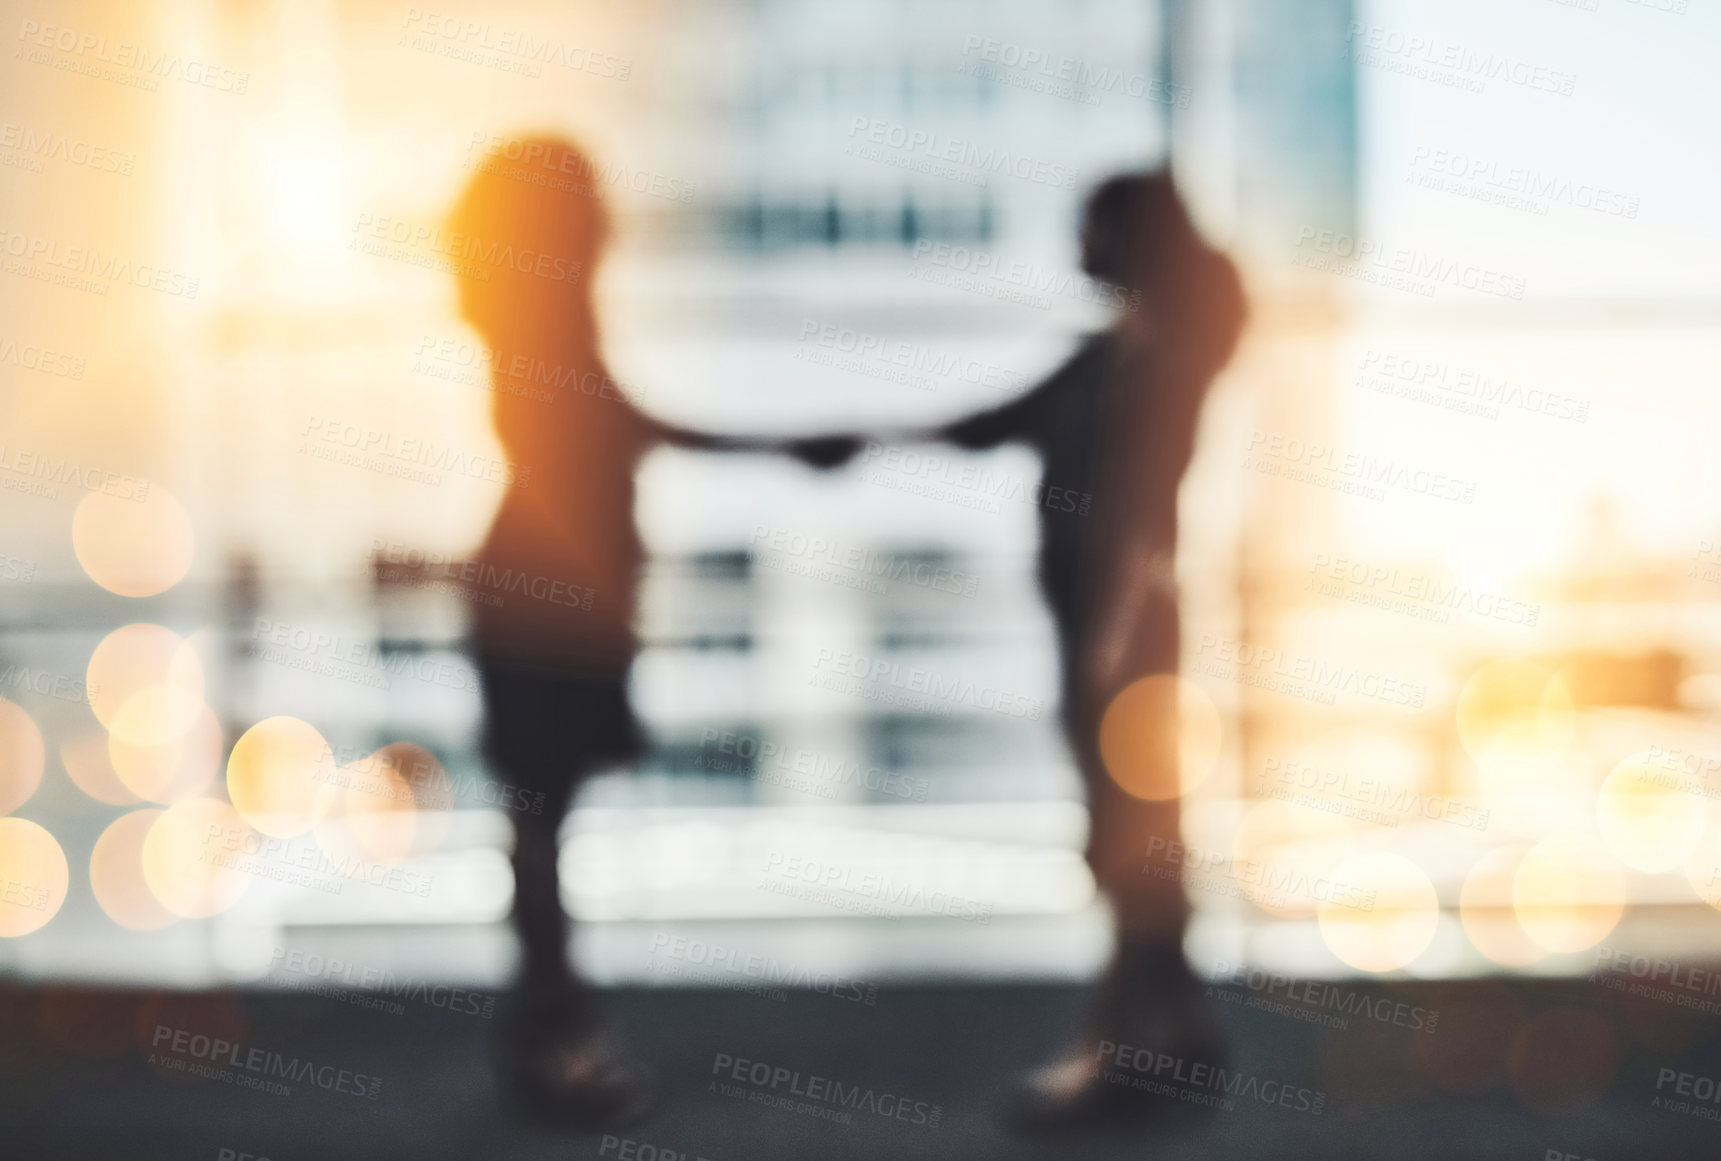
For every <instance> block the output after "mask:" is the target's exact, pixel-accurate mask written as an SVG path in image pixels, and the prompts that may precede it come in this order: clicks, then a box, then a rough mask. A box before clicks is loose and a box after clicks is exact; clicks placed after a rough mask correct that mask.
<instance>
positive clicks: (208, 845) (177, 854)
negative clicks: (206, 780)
mask: <svg viewBox="0 0 1721 1161" xmlns="http://www.w3.org/2000/svg"><path fill="white" fill-rule="evenodd" d="M256 844H257V834H256V832H255V831H254V830H252V829H251V828H250V827H249V826H247V825H246V824H245V820H244V819H242V818H240V817H239V815H238V813H237V812H235V811H234V809H233V808H232V807H231V806H229V805H228V804H227V803H225V802H219V801H217V800H215V799H213V798H187V799H185V800H184V801H182V802H176V803H174V804H173V805H172V806H170V807H168V808H167V809H166V810H164V811H162V812H161V815H160V817H158V818H157V819H155V821H154V822H153V823H151V824H150V828H149V833H148V834H147V835H145V836H144V840H143V877H144V882H145V883H147V884H148V885H149V891H150V894H152V895H154V896H155V898H156V901H157V902H158V903H160V904H161V905H162V906H163V907H165V908H167V910H169V911H171V912H172V913H173V914H175V915H177V916H179V917H180V918H182V919H206V918H208V917H209V916H211V915H218V914H220V913H221V912H223V911H225V910H227V908H229V907H231V906H233V904H234V903H236V902H237V901H238V899H239V897H240V896H241V895H243V894H244V893H245V891H246V890H247V888H249V887H250V885H251V876H250V875H249V874H248V873H247V871H246V863H247V862H248V861H249V860H251V859H253V858H255V857H256V856H255V854H254V853H247V852H248V851H250V852H255V850H256Z"/></svg>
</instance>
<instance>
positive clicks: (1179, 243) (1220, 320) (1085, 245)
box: [1081, 169, 1244, 374]
mask: <svg viewBox="0 0 1721 1161" xmlns="http://www.w3.org/2000/svg"><path fill="white" fill-rule="evenodd" d="M1081 241H1082V269H1083V270H1084V271H1086V272H1087V273H1088V274H1089V275H1091V276H1092V277H1094V278H1097V279H1099V280H1100V281H1102V282H1109V283H1111V284H1112V285H1114V286H1120V287H1122V288H1124V289H1125V290H1129V291H1134V292H1136V295H1135V296H1132V297H1137V298H1138V307H1137V310H1136V313H1135V315H1133V316H1126V318H1128V319H1129V321H1131V322H1133V323H1134V324H1135V325H1137V326H1140V327H1141V328H1142V329H1143V330H1145V331H1147V332H1149V333H1156V334H1158V335H1159V336H1161V341H1162V343H1164V344H1165V345H1168V346H1175V347H1176V349H1177V350H1176V353H1177V354H1178V355H1180V356H1183V357H1187V358H1188V359H1190V360H1192V361H1193V363H1194V364H1196V366H1194V367H1191V370H1192V371H1195V372H1196V373H1201V372H1202V371H1203V370H1205V372H1206V373H1209V374H1210V373H1211V372H1212V371H1216V370H1218V368H1219V367H1220V366H1221V365H1223V364H1224V362H1225V360H1226V359H1227V358H1229V356H1230V353H1231V348H1232V347H1233V346H1234V345H1235V343H1236V340H1237V335H1238V333H1239V332H1240V331H1241V330H1242V324H1243V313H1244V304H1243V288H1242V283H1241V280H1240V279H1239V278H1238V277H1237V271H1236V268H1235V267H1234V266H1232V264H1231V260H1230V259H1228V258H1227V257H1225V255H1223V254H1221V253H1220V252H1219V251H1217V250H1215V249H1213V248H1212V247H1211V246H1209V245H1207V243H1206V242H1205V241H1204V240H1203V239H1202V237H1201V234H1200V232H1199V231H1197V230H1196V228H1195V223H1194V222H1193V221H1192V220H1191V219H1190V217H1189V212H1188V210H1186V209H1185V208H1184V206H1183V199H1182V198H1180V197H1179V196H1178V194H1177V186H1176V184H1175V183H1174V182H1173V181H1172V179H1171V175H1170V174H1169V173H1167V172H1166V171H1165V170H1163V169H1157V170H1152V171H1149V172H1145V173H1121V174H1118V175H1117V176H1115V177H1110V178H1107V179H1106V180H1105V181H1103V182H1101V183H1100V184H1099V186H1098V187H1097V188H1095V190H1094V191H1093V193H1091V194H1089V195H1088V200H1087V205H1086V207H1085V208H1084V212H1083V214H1082V239H1081Z"/></svg>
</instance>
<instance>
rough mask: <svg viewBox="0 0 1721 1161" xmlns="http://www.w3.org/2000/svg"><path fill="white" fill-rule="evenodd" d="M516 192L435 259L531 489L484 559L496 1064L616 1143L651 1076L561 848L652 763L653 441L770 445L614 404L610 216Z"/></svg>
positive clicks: (483, 175) (545, 189)
mask: <svg viewBox="0 0 1721 1161" xmlns="http://www.w3.org/2000/svg"><path fill="white" fill-rule="evenodd" d="M525 145H526V150H525V156H526V157H527V158H529V159H542V162H541V164H542V166H543V173H544V174H548V175H552V176H554V175H558V174H566V173H573V174H578V175H589V174H591V173H593V172H594V170H593V168H592V167H591V166H590V165H589V164H588V163H587V161H586V159H585V158H584V157H583V156H582V155H581V154H580V153H579V152H578V151H577V150H576V149H575V147H573V146H572V145H570V144H569V143H567V142H565V141H561V140H557V139H553V138H542V139H536V140H532V141H528V142H526V143H525ZM521 172H525V173H534V172H537V171H536V170H535V169H532V168H530V167H523V168H521V169H515V170H498V171H496V172H480V173H479V174H478V175H477V176H476V177H474V178H473V179H472V181H471V183H470V184H469V185H468V186H467V188H466V190H465V192H464V194H463V195H462V197H461V199H460V201H459V203H458V205H457V206H456V208H455V210H454V212H453V214H452V216H451V218H450V220H449V222H448V227H447V228H448V231H449V234H448V237H447V238H446V239H445V243H446V246H445V249H446V251H447V252H448V253H449V255H450V256H451V258H453V259H454V260H455V261H457V262H459V263H461V264H462V265H461V267H460V268H459V269H457V271H456V273H457V281H458V285H459V291H460V306H461V311H462V314H463V315H464V316H465V318H466V319H467V321H468V322H470V323H471V324H472V325H473V326H474V327H476V328H477V329H478V331H479V332H480V333H481V334H482V335H483V336H484V339H485V341H486V342H487V343H488V344H489V346H490V348H491V350H492V352H493V365H494V370H495V374H494V378H495V383H494V393H495V401H494V405H493V411H492V414H493V416H494V420H495V426H496V433H497V436H498V437H499V438H500V440H501V443H502V446H503V448H504V449H505V450H506V452H507V456H508V459H509V460H510V461H512V462H513V463H514V464H515V465H518V470H519V471H520V472H524V473H525V475H524V486H513V487H509V488H507V489H506V498H505V499H504V500H503V502H502V505H501V508H500V510H499V511H498V512H497V513H496V517H495V520H494V522H493V523H492V524H491V526H490V532H489V535H488V537H487V538H486V539H485V541H484V545H483V547H482V549H481V550H480V552H479V554H478V561H477V563H478V565H479V570H480V576H479V577H478V578H477V579H476V581H475V587H476V589H477V596H478V599H476V600H475V601H474V607H475V610H476V612H475V616H474V621H473V629H472V646H473V650H474V653H475V654H476V661H477V664H478V669H479V675H480V679H481V681H482V685H483V698H484V742H483V747H484V754H485V757H486V758H487V759H488V761H489V763H490V765H491V768H492V772H493V774H494V775H495V777H497V778H498V779H499V780H501V781H504V782H506V783H511V784H513V786H515V787H516V788H518V789H519V792H521V796H520V797H517V798H516V801H523V802H527V803H532V804H533V805H532V807H531V809H529V810H514V811H510V817H511V818H512V820H513V822H514V829H515V845H514V853H513V865H514V911H513V919H514V925H515V928H516V931H517V933H518V935H519V938H520V944H521V952H522V957H523V962H522V966H521V973H520V979H519V984H518V996H517V999H518V1004H517V1009H516V1011H515V1014H514V1016H513V1018H512V1020H511V1021H510V1023H509V1026H508V1031H507V1034H506V1035H505V1037H504V1057H505V1059H504V1064H505V1067H506V1068H507V1070H508V1072H509V1075H510V1078H511V1080H512V1081H513V1083H514V1085H515V1089H516V1091H517V1092H518V1093H519V1094H520V1095H522V1096H524V1097H525V1098H526V1099H527V1100H528V1101H529V1102H530V1103H531V1104H532V1105H533V1106H535V1107H536V1108H538V1109H539V1110H541V1111H544V1112H546V1113H550V1114H554V1115H557V1116H558V1117H560V1118H561V1119H565V1120H568V1121H572V1122H576V1123H583V1124H588V1125H594V1126H595V1125H604V1124H621V1123H625V1122H626V1121H627V1120H629V1119H631V1118H633V1117H635V1116H636V1115H638V1114H639V1113H642V1112H643V1111H644V1106H645V1102H646V1092H645V1085H644V1083H643V1076H642V1074H641V1072H640V1071H639V1070H638V1069H637V1068H635V1067H634V1066H632V1065H630V1064H629V1063H628V1062H626V1061H625V1060H624V1059H623V1058H622V1057H621V1056H620V1054H619V1053H618V1052H617V1051H616V1050H615V1048H614V1047H613V1045H612V1044H611V1043H610V1041H609V1039H608V1038H607V1036H606V1035H605V1033H604V1031H603V1022H602V1020H601V1013H600V1011H599V1005H598V1003H597V997H596V993H595V991H594V989H593V988H592V987H591V986H590V985H588V984H587V983H585V982H584V981H582V980H580V979H579V978H578V977H577V976H576V975H575V973H574V972H573V970H572V968H571V966H570V965H569V962H568V959H567V947H568V935H569V920H568V916H567V913H566V912H565V911H564V910H563V908H562V904H561V898H560V893H559V889H558V880H557V873H556V860H557V853H558V848H557V841H556V840H557V832H558V830H559V828H560V826H561V822H562V819H563V817H564V815H565V814H566V811H567V807H568V804H569V802H570V801H571V799H572V797H573V794H574V791H575V790H576V789H577V787H578V786H579V784H580V783H581V782H582V781H583V780H584V779H586V778H588V777H589V776H590V775H592V774H593V773H595V772H598V771H600V770H603V769H605V768H611V767H615V766H619V765H623V764H625V763H627V762H629V761H631V760H633V759H635V758H637V757H638V756H639V755H640V753H641V751H642V749H643V746H644V737H643V734H642V731H641V728H640V725H639V723H638V721H637V720H636V718H635V717H634V714H633V709H632V706H631V705H630V704H629V701H628V697H627V690H626V675H627V670H628V666H629V664H630V663H631V662H632V660H633V657H634V653H635V651H636V649H637V642H636V640H635V638H634V630H633V616H634V595H635V585H636V583H637V581H638V577H639V571H640V563H641V559H642V555H643V553H642V548H641V544H640V540H639V535H638V533H637V531H636V530H635V528H634V521H633V509H634V471H635V468H636V467H637V465H638V464H639V461H640V459H641V457H643V456H644V455H645V453H646V452H647V451H648V450H650V449H651V448H652V447H653V446H654V445H656V444H658V443H659V442H663V441H670V442H674V443H676V444H678V445H680V446H685V447H693V448H705V449H726V450H743V449H758V448H762V447H765V446H767V445H764V444H762V443H760V442H758V441H746V440H740V439H726V438H719V437H710V436H702V435H696V434H693V433H691V432H686V431H681V430H679V429H675V428H672V427H669V426H667V425H665V424H663V423H660V422H657V421H655V420H653V419H651V418H649V417H647V416H645V415H644V414H642V413H641V412H640V411H638V410H637V409H635V407H634V406H633V405H632V404H631V403H630V402H629V401H627V400H626V399H625V398H623V394H622V391H621V389H620V388H618V387H617V385H616V384H615V383H614V382H612V381H611V380H610V378H609V375H608V373H607V371H606V370H605V367H604V363H603V359H602V357H601V355H600V354H599V343H598V328H597V323H596V319H595V317H594V314H593V308H592V297H591V288H592V278H593V276H594V274H595V273H596V266H597V264H598V261H599V258H600V255H601V252H602V249H603V245H604V241H605V235H606V232H607V222H606V217H605V212H604V208H603V205H602V203H601V202H600V201H599V200H598V198H597V196H596V195H595V193H593V192H592V191H591V190H590V189H589V188H581V189H578V190H570V189H567V188H566V187H565V186H564V188H562V189H555V188H551V187H550V185H549V184H548V183H547V184H545V185H539V184H535V183H533V182H532V181H530V180H520V179H519V178H518V177H517V176H514V174H518V173H521ZM576 184H582V183H576ZM546 395H547V398H546ZM825 446H826V445H824V444H822V443H821V441H819V440H816V439H815V440H807V441H802V442H800V443H798V444H793V445H788V447H787V450H791V451H794V452H796V453H797V454H799V455H801V456H802V458H803V459H806V460H808V462H812V463H819V462H821V460H822V459H823V458H824V453H823V451H822V449H823V448H824V447H825ZM521 578H524V580H523V581H522V579H521ZM539 795H541V796H542V797H541V799H538V798H537V797H536V796H539ZM540 801H541V809H540V808H539V806H538V805H537V803H538V802H540Z"/></svg>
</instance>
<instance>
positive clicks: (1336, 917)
mask: <svg viewBox="0 0 1721 1161" xmlns="http://www.w3.org/2000/svg"><path fill="white" fill-rule="evenodd" d="M1332 877H1333V880H1334V881H1335V882H1336V883H1342V884H1344V885H1345V886H1346V887H1347V888H1350V889H1351V890H1347V891H1345V892H1342V893H1337V894H1334V895H1332V896H1331V897H1329V898H1325V899H1322V900H1321V901H1320V904H1319V906H1318V907H1317V909H1316V914H1317V916H1318V917H1319V921H1320V928H1321V938H1322V939H1324V940H1325V941H1326V945H1327V947H1328V949H1329V950H1331V951H1332V953H1333V954H1334V955H1336V956H1338V957H1339V958H1340V959H1341V960H1343V961H1344V962H1345V963H1347V964H1349V965H1350V966H1351V967H1354V968H1358V969H1360V970H1362V971H1365V972H1388V971H1396V970H1398V969H1399V968H1401V967H1404V966H1405V965H1406V964H1408V963H1410V962H1411V961H1412V960H1414V959H1416V957H1417V956H1419V955H1421V954H1422V953H1423V952H1424V951H1426V950H1427V949H1428V945H1429V944H1430V943H1431V942H1433V940H1434V932H1435V929H1436V928H1437V927H1438V926H1439V924H1440V898H1439V896H1438V895H1437V894H1436V893H1435V890H1434V884H1433V883H1432V882H1430V881H1429V878H1428V875H1427V874H1426V873H1425V872H1424V871H1423V870H1422V868H1421V867H1419V866H1417V865H1416V864H1415V863H1413V862H1411V861H1410V860H1409V859H1407V858H1405V857H1404V856H1403V855H1398V854H1393V853H1392V852H1390V851H1376V852H1374V853H1372V854H1366V855H1359V856H1357V857H1356V858H1354V859H1348V860H1346V861H1345V862H1343V863H1341V864H1339V866H1338V867H1336V868H1335V869H1334V870H1333V875H1332ZM1359 895H1360V896H1364V897H1366V902H1365V901H1364V900H1362V899H1359V898H1358V896H1359Z"/></svg>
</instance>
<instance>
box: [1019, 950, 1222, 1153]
mask: <svg viewBox="0 0 1721 1161" xmlns="http://www.w3.org/2000/svg"><path fill="white" fill-rule="evenodd" d="M1224 1065H1225V1048H1224V1038H1223V1036H1222V1035H1221V1034H1220V1031H1219V1024H1218V1020H1217V1018H1216V1017H1215V1015H1214V1012H1213V1009H1212V1005H1211V1003H1210V1002H1209V1001H1208V1000H1207V999H1206V997H1205V996H1204V994H1203V990H1202V987H1201V984H1200V982H1199V981H1198V980H1196V978H1195V976H1194V974H1193V973H1192V972H1190V970H1189V965H1188V964H1187V962H1186V961H1185V960H1184V958H1183V953H1182V950H1181V949H1180V948H1179V947H1177V946H1176V945H1170V946H1167V945H1166V944H1163V943H1159V944H1143V943H1139V942H1137V943H1131V942H1127V941H1126V942H1124V943H1122V944H1120V946H1119V947H1118V951H1117V955H1116V956H1115V957H1114V959H1113V961H1112V964H1111V966H1110V967H1109V968H1108V969H1107V970H1106V973H1105V975H1104V976H1102V977H1101V978H1100V981H1099V987H1098V989H1097V990H1096V994H1095V996H1094V1003H1093V1007H1092V1009H1091V1010H1090V1012H1089V1014H1088V1018H1087V1020H1086V1029H1085V1030H1084V1032H1083V1034H1082V1036H1081V1038H1080V1039H1079V1040H1078V1041H1077V1042H1076V1044H1075V1045H1074V1046H1073V1047H1072V1048H1070V1049H1069V1050H1068V1051H1067V1052H1065V1053H1064V1054H1063V1055H1062V1056H1061V1057H1059V1058H1058V1059H1057V1060H1055V1061H1053V1062H1052V1063H1051V1064H1049V1065H1046V1066H1045V1067H1043V1068H1040V1069H1037V1070H1035V1071H1034V1072H1032V1073H1030V1074H1029V1075H1028V1076H1027V1077H1026V1078H1025V1079H1024V1081H1023V1083H1022V1084H1021V1085H1020V1086H1018V1088H1017V1090H1016V1092H1015V1093H1014V1094H1013V1097H1012V1100H1011V1104H1010V1107H1009V1109H1008V1110H1007V1112H1006V1120H1007V1121H1008V1122H1009V1123H1010V1124H1011V1126H1012V1127H1013V1128H1014V1129H1015V1130H1016V1131H1017V1132H1019V1133H1023V1134H1044V1133H1066V1132H1076V1131H1081V1130H1084V1129H1091V1128H1102V1127H1105V1126H1107V1125H1115V1124H1119V1123H1136V1124H1139V1123H1145V1122H1160V1123H1170V1122H1173V1121H1187V1120H1190V1119H1192V1115H1193V1116H1194V1117H1199V1116H1200V1114H1201V1113H1202V1112H1204V1111H1205V1110H1206V1108H1207V1107H1210V1105H1211V1104H1212V1103H1214V1101H1215V1099H1216V1098H1215V1094H1214V1092H1213V1091H1212V1087H1211V1086H1212V1084H1213V1083H1214V1081H1215V1079H1216V1078H1217V1076H1218V1075H1219V1070H1220V1069H1221V1068H1223V1067H1224ZM1197 1066H1201V1067H1199V1068H1198V1067H1197Z"/></svg>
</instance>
